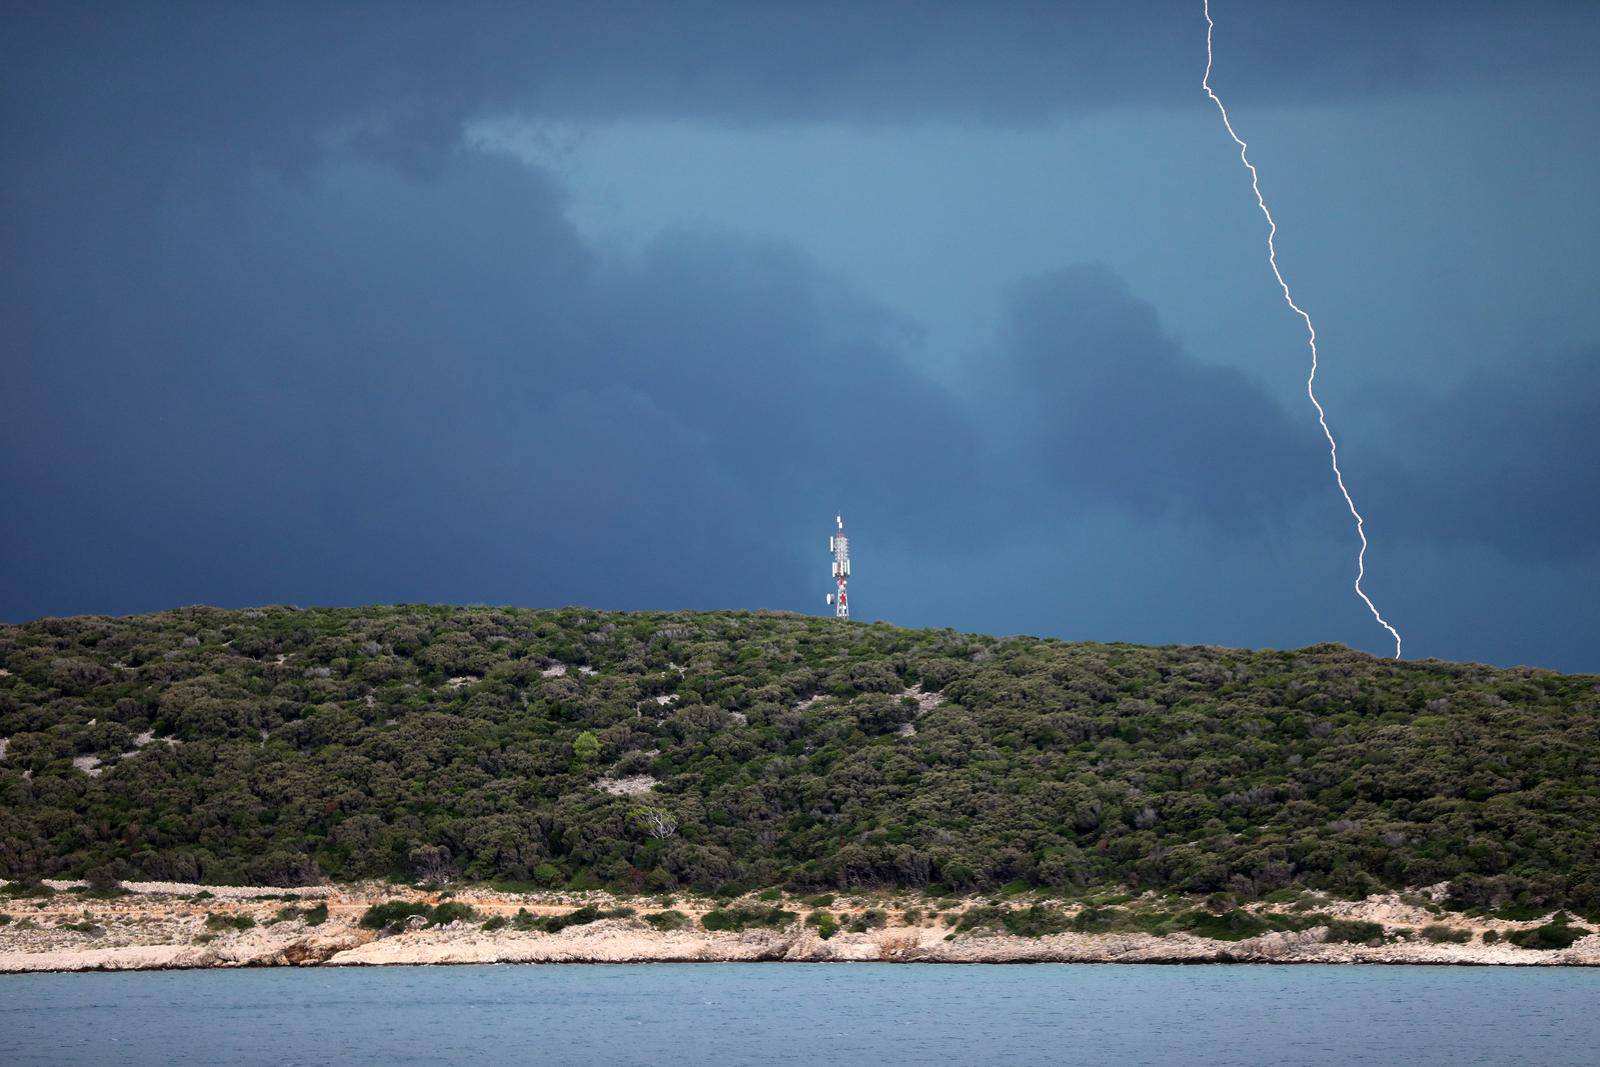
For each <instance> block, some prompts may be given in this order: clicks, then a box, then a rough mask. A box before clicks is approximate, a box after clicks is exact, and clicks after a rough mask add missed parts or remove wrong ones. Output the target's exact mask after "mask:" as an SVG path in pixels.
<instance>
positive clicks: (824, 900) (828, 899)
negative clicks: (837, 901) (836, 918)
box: [806, 893, 833, 908]
mask: <svg viewBox="0 0 1600 1067" xmlns="http://www.w3.org/2000/svg"><path fill="white" fill-rule="evenodd" d="M806 907H808V908H831V907H833V894H832V893H819V894H818V895H817V896H814V897H806Z"/></svg>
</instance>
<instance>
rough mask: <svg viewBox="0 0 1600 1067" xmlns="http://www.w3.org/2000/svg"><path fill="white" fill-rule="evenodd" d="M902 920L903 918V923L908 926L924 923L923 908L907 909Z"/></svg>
mask: <svg viewBox="0 0 1600 1067" xmlns="http://www.w3.org/2000/svg"><path fill="white" fill-rule="evenodd" d="M900 918H901V920H902V921H904V922H905V924H906V925H907V926H916V925H917V924H918V923H920V922H921V921H922V909H921V908H907V909H906V910H905V913H904V914H902V915H901V916H900Z"/></svg>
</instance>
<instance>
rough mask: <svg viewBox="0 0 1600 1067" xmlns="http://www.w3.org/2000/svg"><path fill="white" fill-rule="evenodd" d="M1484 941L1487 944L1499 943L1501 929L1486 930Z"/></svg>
mask: <svg viewBox="0 0 1600 1067" xmlns="http://www.w3.org/2000/svg"><path fill="white" fill-rule="evenodd" d="M1483 943H1484V944H1485V945H1498V944H1499V943H1500V931H1498V930H1485V931H1484V932H1483Z"/></svg>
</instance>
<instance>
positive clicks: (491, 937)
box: [0, 883, 1600, 973]
mask: <svg viewBox="0 0 1600 1067" xmlns="http://www.w3.org/2000/svg"><path fill="white" fill-rule="evenodd" d="M52 886H53V887H56V888H57V891H56V892H55V893H54V894H53V895H50V896H48V897H44V898H43V899H39V900H31V899H19V898H0V913H5V914H9V916H10V921H9V922H6V923H5V924H4V925H0V973H24V972H37V971H121V970H152V969H187V968H201V967H274V966H384V965H441V964H491V963H644V962H661V963H667V962H671V963H684V962H713V963H729V962H757V961H785V962H806V963H823V962H868V961H872V962H898V963H952V964H956V963H969V964H970V963H1162V964H1177V963H1298V964H1330V963H1351V964H1434V965H1438V964H1449V965H1479V966H1482V965H1499V966H1597V965H1600V933H1589V934H1587V936H1583V937H1581V938H1580V939H1579V940H1576V941H1575V942H1574V943H1572V944H1571V945H1570V946H1568V947H1565V948H1560V949H1555V950H1539V949H1530V948H1520V947H1517V946H1515V945H1513V944H1510V943H1508V942H1507V941H1506V940H1504V939H1503V936H1502V935H1501V934H1497V935H1496V936H1497V937H1500V938H1501V939H1500V940H1498V941H1496V942H1495V943H1488V944H1486V943H1484V941H1483V940H1482V934H1483V933H1484V932H1485V931H1486V930H1491V929H1494V930H1500V931H1504V932H1505V933H1510V932H1514V931H1516V930H1518V929H1526V928H1530V927H1533V926H1536V925H1538V921H1539V920H1529V921H1525V922H1514V921H1510V920H1497V919H1472V920H1469V919H1465V918H1462V917H1459V916H1454V915H1449V916H1446V917H1444V919H1443V921H1444V922H1445V923H1447V924H1451V925H1452V929H1455V930H1457V931H1459V936H1460V937H1462V938H1467V937H1470V938H1471V939H1470V940H1464V941H1462V943H1454V942H1450V941H1445V942H1438V943H1436V942H1433V941H1429V940H1425V939H1422V938H1420V937H1417V936H1416V935H1415V933H1414V931H1415V930H1416V929H1417V928H1419V927H1422V926H1424V925H1426V924H1428V923H1430V922H1431V923H1438V922H1440V921H1441V919H1440V917H1439V916H1438V915H1437V914H1435V913H1434V912H1432V911H1429V910H1424V909H1422V908H1419V907H1418V906H1416V905H1415V904H1408V903H1405V902H1403V901H1402V900H1401V899H1400V898H1399V897H1396V896H1394V895H1386V896H1379V897H1371V898H1368V899H1367V900H1365V901H1356V902H1336V903H1335V904H1332V905H1330V908H1331V909H1333V910H1335V911H1336V912H1337V914H1338V916H1339V917H1340V918H1341V919H1352V920H1358V921H1366V922H1376V923H1378V924H1380V925H1381V926H1382V927H1383V929H1384V931H1385V934H1384V936H1383V937H1380V938H1373V939H1372V940H1371V941H1369V942H1366V943H1347V942H1342V941H1330V940H1328V928H1327V927H1326V926H1313V927H1309V928H1306V929H1302V930H1293V931H1273V932H1270V933H1264V934H1260V935H1259V936H1254V937H1248V938H1243V939H1241V940H1234V941H1227V940H1214V939H1211V938H1207V937H1200V936H1195V935H1193V934H1189V933H1181V932H1180V933H1168V934H1165V935H1164V936H1157V935H1154V934H1146V933H1076V932H1066V933H1052V934H1048V935H1046V936H1040V937H1027V936H1018V935H1015V934H1009V933H1004V932H995V931H993V930H983V929H972V930H963V931H957V930H955V929H953V927H955V926H956V925H957V924H958V922H959V916H960V915H962V914H963V912H964V910H965V909H966V908H968V907H973V906H979V905H981V903H982V902H961V903H958V904H955V905H950V904H949V902H946V905H947V907H948V908H949V910H948V911H946V912H945V915H944V918H943V919H942V921H940V920H935V919H933V918H932V917H926V911H927V909H925V908H921V907H917V906H915V905H913V906H912V908H910V909H909V911H901V912H899V913H894V912H890V911H887V910H886V911H883V912H878V913H877V914H886V915H889V916H890V918H889V920H888V921H886V922H885V923H884V925H882V926H880V927H877V928H871V929H859V930H851V929H845V928H841V929H839V930H838V931H837V932H832V931H829V933H830V934H831V936H823V934H822V933H821V932H819V930H818V929H817V928H816V927H815V926H814V925H809V926H808V925H806V924H805V923H804V922H803V921H800V920H795V921H793V922H789V923H787V924H786V925H783V926H782V927H781V928H776V929H744V930H707V929H703V928H701V927H702V925H703V917H704V915H705V913H706V910H707V909H708V908H711V907H715V906H716V905H715V904H714V903H713V902H700V903H696V902H692V901H681V902H677V903H676V907H677V908H679V909H681V913H682V914H684V915H685V916H686V918H687V919H688V922H687V923H686V925H685V927H684V928H682V929H672V930H664V929H657V928H655V927H654V926H652V925H651V924H650V923H648V922H646V921H645V920H644V919H643V918H641V917H639V915H638V914H633V915H627V916H623V917H603V918H598V919H594V920H592V921H586V922H583V923H581V924H575V925H570V926H567V927H565V928H564V929H558V930H554V931H550V932H547V931H545V930H535V929H526V928H523V929H518V928H516V927H515V926H513V925H510V924H509V922H507V921H505V917H507V916H511V915H513V914H516V915H520V916H522V919H523V922H524V925H526V922H527V921H528V920H529V919H530V918H531V919H534V920H537V919H538V918H539V917H546V916H566V915H571V914H573V913H574V912H575V910H576V909H579V908H584V907H588V908H591V909H598V908H609V907H615V906H616V905H617V904H618V901H617V900H616V898H612V897H609V896H607V895H605V894H521V895H519V894H512V893H498V892H495V891H493V890H472V891H468V890H462V891H461V892H460V893H459V894H439V893H427V892H423V891H420V890H405V889H397V888H396V887H392V886H378V885H367V886H349V887H338V888H334V887H312V888H302V889H288V890H286V889H276V888H267V887H218V886H212V887H201V886H180V885H173V884H157V883H143V884H138V883H135V884H130V885H129V886H128V887H127V888H128V889H129V890H131V892H128V893H126V894H124V895H119V896H113V897H96V896H93V895H91V894H86V893H84V892H82V891H81V889H80V890H76V891H75V890H74V888H73V887H72V884H71V883H52ZM397 898H399V899H405V900H410V901H414V902H417V903H427V902H429V901H432V902H433V903H435V904H437V903H438V902H440V900H441V899H445V900H450V901H453V902H456V903H458V904H462V905H465V906H466V907H470V908H471V909H472V913H473V917H472V918H471V919H470V920H469V919H455V920H452V921H448V922H443V923H439V924H436V925H431V926H426V925H424V922H423V921H420V919H419V918H417V917H414V918H413V919H412V920H411V921H409V922H403V923H398V924H391V925H389V927H388V928H386V929H370V928H368V927H365V926H363V925H362V922H361V920H362V918H363V916H364V915H365V914H366V912H367V909H368V908H369V907H370V906H371V905H373V904H376V903H380V902H383V901H392V900H395V899H397ZM313 902H320V903H321V904H323V905H326V918H319V916H318V915H317V914H315V913H313V914H311V915H310V916H309V917H308V914H307V910H308V909H306V908H305V907H304V906H303V905H304V904H306V903H313ZM635 903H638V902H637V901H636V902H635ZM647 903H648V902H647ZM884 905H885V902H883V901H881V900H877V899H867V898H862V899H852V900H849V901H844V902H842V903H841V904H840V905H839V906H838V907H839V910H841V911H844V912H846V913H847V914H848V913H849V911H850V910H852V909H860V908H863V907H878V908H883V907H884ZM649 906H654V905H653V904H651V905H649ZM1068 907H1070V906H1068ZM619 910H623V911H626V910H628V909H627V908H621V909H619ZM908 915H909V916H911V918H909V919H908ZM497 916H498V917H500V919H501V921H500V922H498V923H497V922H495V919H496V917H497ZM308 919H309V921H308ZM486 921H487V922H489V923H490V924H491V928H490V929H485V922H486ZM1435 928H1437V927H1435Z"/></svg>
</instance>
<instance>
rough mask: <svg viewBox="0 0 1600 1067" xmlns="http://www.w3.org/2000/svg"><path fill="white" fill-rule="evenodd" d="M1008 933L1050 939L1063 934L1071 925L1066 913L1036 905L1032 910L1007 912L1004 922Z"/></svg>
mask: <svg viewBox="0 0 1600 1067" xmlns="http://www.w3.org/2000/svg"><path fill="white" fill-rule="evenodd" d="M1003 921H1004V923H1005V927H1006V931H1007V932H1008V933H1011V934H1014V935H1016V936H1017V937H1048V936H1049V935H1051V934H1059V933H1063V932H1064V931H1065V930H1066V929H1067V927H1068V926H1069V925H1071V924H1070V922H1069V920H1068V919H1067V915H1066V912H1064V911H1062V910H1061V909H1060V908H1048V907H1045V906H1044V905H1043V904H1035V905H1034V906H1033V907H1031V908H1023V909H1021V910H1020V911H1012V912H1007V913H1006V917H1005V919H1004V920H1003Z"/></svg>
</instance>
